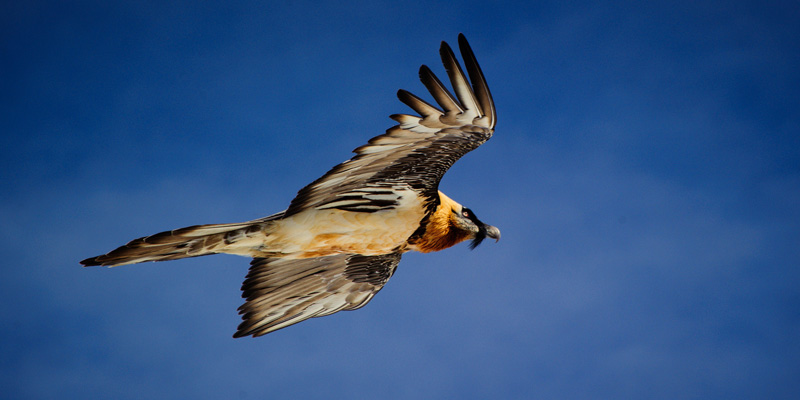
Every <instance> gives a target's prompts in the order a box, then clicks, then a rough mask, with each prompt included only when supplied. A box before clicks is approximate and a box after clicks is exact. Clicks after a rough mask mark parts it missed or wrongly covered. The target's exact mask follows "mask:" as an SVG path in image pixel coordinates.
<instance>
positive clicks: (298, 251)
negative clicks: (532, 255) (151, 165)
mask: <svg viewBox="0 0 800 400" xmlns="http://www.w3.org/2000/svg"><path fill="white" fill-rule="evenodd" d="M458 44H459V48H460V50H461V56H462V58H463V61H464V65H465V67H466V71H467V74H468V75H469V79H467V76H466V75H465V74H464V72H463V70H462V69H461V66H460V65H459V63H458V61H457V60H456V57H455V55H454V54H453V51H452V50H451V48H450V46H448V44H447V43H445V42H442V44H441V47H440V50H439V53H440V55H441V58H442V63H443V64H444V67H445V70H446V71H447V76H448V77H449V79H450V82H451V84H452V87H453V91H454V93H455V96H454V95H453V94H451V93H450V91H449V90H448V89H447V88H446V87H445V86H444V85H443V84H442V82H441V81H440V80H439V79H438V78H437V77H436V75H434V74H433V72H431V70H430V68H428V67H427V66H425V65H423V66H422V67H420V70H419V77H420V80H421V81H422V83H423V84H424V85H425V87H426V88H427V89H428V91H429V92H430V93H431V95H432V96H433V98H434V100H435V101H436V103H438V105H439V106H440V107H441V109H440V108H437V107H436V106H433V105H431V104H430V103H428V102H426V101H424V100H422V99H420V98H419V97H417V96H415V95H413V94H411V93H409V92H407V91H405V90H402V89H401V90H399V91H398V92H397V97H398V98H399V99H400V101H402V102H403V103H405V104H406V105H407V106H409V107H410V108H411V109H412V110H414V111H415V112H416V113H417V114H419V115H409V114H395V115H392V116H391V118H392V119H393V120H395V121H396V122H397V123H398V124H397V125H395V126H393V127H391V128H389V129H388V130H387V131H386V132H385V133H384V134H382V135H379V136H376V137H374V138H372V139H370V140H369V142H368V143H367V144H365V145H363V146H361V147H358V148H356V149H355V150H354V151H353V152H354V153H355V156H353V157H352V158H351V159H349V160H347V161H345V162H343V163H341V164H339V165H337V166H335V167H333V168H332V169H331V170H330V171H328V172H327V173H326V174H325V175H323V176H322V177H321V178H319V179H317V180H315V181H314V182H311V183H310V184H309V185H308V186H306V187H304V188H302V189H300V191H299V192H298V193H297V196H296V197H295V198H294V199H293V200H292V201H291V203H290V204H289V207H288V208H287V209H286V210H284V211H281V212H279V213H276V214H273V215H270V216H268V217H264V218H261V219H256V220H253V221H248V222H241V223H230V224H210V225H194V226H189V227H186V228H181V229H175V230H172V231H166V232H161V233H157V234H154V235H151V236H146V237H142V238H139V239H135V240H132V241H130V242H129V243H128V244H126V245H124V246H121V247H119V248H117V249H115V250H112V251H110V252H109V253H107V254H104V255H100V256H97V257H91V258H87V259H85V260H83V261H81V264H83V265H84V266H95V265H102V266H109V267H112V266H118V265H126V264H135V263H141V262H145V261H166V260H177V259H180V258H187V257H197V256H204V255H209V254H217V253H227V254H236V255H241V256H247V257H252V258H253V260H252V261H251V262H250V270H249V272H248V274H247V277H246V278H245V280H244V283H243V284H242V297H243V298H244V299H245V303H244V304H243V305H242V306H241V307H239V314H241V315H242V319H243V322H242V323H241V324H240V325H239V327H238V329H237V331H236V333H235V334H234V337H243V336H253V337H256V336H261V335H264V334H266V333H269V332H272V331H275V330H278V329H281V328H284V327H286V326H289V325H292V324H295V323H298V322H300V321H303V320H306V319H309V318H312V317H321V316H325V315H330V314H333V313H335V312H337V311H341V310H355V309H358V308H360V307H363V306H364V305H365V304H367V302H369V301H370V300H371V299H372V297H373V296H374V295H375V294H376V293H377V292H378V291H379V290H381V288H383V286H384V285H385V284H386V282H387V281H388V280H389V278H390V277H391V276H392V274H393V273H394V271H395V269H396V268H397V264H398V263H399V262H400V257H401V256H402V254H403V253H405V252H408V251H412V250H414V251H419V252H423V253H428V252H432V251H438V250H442V249H446V248H448V247H451V246H453V245H455V244H457V243H460V242H463V241H466V240H471V244H470V247H471V248H475V247H476V246H477V245H479V244H480V243H481V242H482V241H483V240H484V239H485V238H492V239H495V240H499V239H500V230H499V229H497V228H495V227H494V226H491V225H488V224H485V223H483V222H481V220H479V219H478V217H477V216H476V215H475V213H474V212H473V211H472V210H470V209H469V208H467V207H464V206H462V205H461V204H459V203H457V202H456V201H454V200H452V199H450V198H449V197H447V196H446V195H445V194H444V193H442V192H440V191H439V181H440V180H441V179H442V176H443V175H444V173H445V172H446V171H447V170H448V169H449V168H450V166H452V165H453V163H454V162H456V160H458V159H459V158H461V157H462V156H463V155H464V154H466V153H467V152H469V151H471V150H473V149H475V148H477V147H478V146H480V145H481V144H483V143H484V142H486V141H487V140H489V138H490V137H491V136H492V133H493V131H494V126H495V122H496V114H495V107H494V102H493V101H492V95H491V93H490V92H489V87H488V86H487V84H486V80H485V79H484V76H483V72H482V71H481V68H480V66H478V62H477V60H476V59H475V55H474V54H473V52H472V49H471V48H470V46H469V44H468V43H467V40H466V38H465V37H464V35H463V34H460V35H459V36H458ZM470 82H471V84H470Z"/></svg>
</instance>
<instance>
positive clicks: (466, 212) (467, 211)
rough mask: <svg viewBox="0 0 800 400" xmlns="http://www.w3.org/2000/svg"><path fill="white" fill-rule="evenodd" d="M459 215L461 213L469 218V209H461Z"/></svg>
mask: <svg viewBox="0 0 800 400" xmlns="http://www.w3.org/2000/svg"><path fill="white" fill-rule="evenodd" d="M461 215H463V216H465V217H467V218H469V210H464V211H462V212H461Z"/></svg>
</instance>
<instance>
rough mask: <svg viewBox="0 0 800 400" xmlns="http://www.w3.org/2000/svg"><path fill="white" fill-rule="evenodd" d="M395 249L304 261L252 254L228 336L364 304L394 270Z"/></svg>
mask: <svg viewBox="0 0 800 400" xmlns="http://www.w3.org/2000/svg"><path fill="white" fill-rule="evenodd" d="M399 262H400V253H393V254H385V255H380V256H363V255H356V254H339V255H335V256H328V257H318V258H306V259H299V260H297V259H295V260H292V259H283V258H255V259H253V261H252V262H251V263H250V265H251V266H250V272H249V273H248V274H247V278H246V279H245V281H244V284H242V297H244V298H245V299H247V300H246V302H245V303H244V304H243V305H242V306H241V307H239V313H240V314H242V319H243V320H244V321H243V322H242V323H241V324H240V325H239V329H238V330H237V332H236V334H234V335H233V336H234V337H242V336H249V335H252V336H261V335H264V334H266V333H269V332H272V331H275V330H278V329H281V328H284V327H286V326H289V325H292V324H296V323H298V322H300V321H303V320H306V319H309V318H313V317H322V316H325V315H330V314H333V313H335V312H337V311H341V310H355V309H357V308H360V307H362V306H364V305H365V304H367V302H369V301H370V300H371V299H372V297H373V296H374V295H375V293H378V291H379V290H381V288H382V287H383V285H384V284H386V282H387V281H388V280H389V278H390V277H391V276H392V274H393V273H394V270H395V268H397V263H399Z"/></svg>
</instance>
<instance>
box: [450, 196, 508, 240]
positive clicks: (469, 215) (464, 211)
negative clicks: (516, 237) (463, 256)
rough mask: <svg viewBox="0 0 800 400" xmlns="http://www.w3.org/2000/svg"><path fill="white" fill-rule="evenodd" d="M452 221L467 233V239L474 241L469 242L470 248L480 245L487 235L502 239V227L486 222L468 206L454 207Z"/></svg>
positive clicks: (454, 225) (455, 226) (457, 227)
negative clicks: (498, 227)
mask: <svg viewBox="0 0 800 400" xmlns="http://www.w3.org/2000/svg"><path fill="white" fill-rule="evenodd" d="M450 223H451V224H452V225H453V227H454V228H456V229H458V230H460V231H463V232H466V233H467V235H468V236H467V239H471V240H472V243H470V244H469V248H470V249H474V248H476V247H478V245H479V244H481V242H483V239H486V238H487V237H489V238H492V239H494V240H495V241H498V240H500V229H497V228H496V227H494V226H491V225H488V224H484V223H483V222H481V220H479V219H478V217H477V216H475V213H474V212H472V210H470V209H469V208H467V207H463V206H462V207H453V210H452V215H451V216H450Z"/></svg>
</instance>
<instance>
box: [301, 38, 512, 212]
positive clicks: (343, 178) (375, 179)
mask: <svg viewBox="0 0 800 400" xmlns="http://www.w3.org/2000/svg"><path fill="white" fill-rule="evenodd" d="M459 47H460V49H461V54H462V57H463V58H464V64H465V66H466V69H467V73H468V74H469V78H470V80H471V81H472V85H471V86H470V83H469V81H468V80H467V77H466V76H465V75H464V72H463V71H462V70H461V67H460V65H459V64H458V61H457V60H456V58H455V55H454V54H453V51H452V50H451V49H450V46H448V45H447V43H444V42H442V46H441V48H440V54H441V57H442V63H443V64H444V66H445V69H446V70H447V74H448V77H449V78H450V82H451V83H452V85H453V89H454V92H455V96H453V94H451V93H450V92H449V91H448V90H447V88H446V87H445V86H444V85H443V84H442V82H441V81H439V79H438V78H436V75H434V74H433V72H431V70H430V69H429V68H428V67H426V66H424V65H423V66H422V67H421V68H420V80H421V81H422V83H423V84H424V85H425V87H426V88H427V89H428V91H429V92H430V93H431V95H432V96H433V98H434V99H435V100H436V102H437V103H438V104H439V105H440V106H441V107H442V109H443V111H442V110H439V109H438V108H436V107H434V106H432V105H431V104H429V103H427V102H425V101H424V100H422V99H420V98H419V97H417V96H414V95H413V94H411V93H409V92H407V91H405V90H400V91H398V93H397V96H398V98H399V99H400V101H402V102H403V103H405V104H406V105H408V106H409V107H411V108H412V109H413V110H414V111H416V112H418V113H419V114H420V115H419V116H414V115H407V114H396V115H392V116H391V118H392V119H394V120H395V121H397V122H398V123H399V124H398V125H396V126H394V127H392V128H390V129H388V130H387V131H386V133H384V134H383V135H380V136H376V137H374V138H372V139H371V140H370V141H369V143H368V144H366V145H364V146H361V147H359V148H357V149H355V150H354V152H355V153H356V155H355V156H354V157H353V158H351V159H350V160H348V161H345V162H343V163H341V164H339V165H337V166H336V167H334V168H333V169H331V170H330V171H328V173H326V174H325V175H323V176H322V177H321V178H319V179H317V180H316V181H314V182H312V183H311V184H309V185H308V186H306V187H304V188H303V189H301V190H300V191H299V192H298V194H297V196H296V197H295V198H294V200H292V202H291V204H290V205H289V208H288V209H287V210H286V216H290V215H293V214H296V213H298V212H300V211H302V210H305V209H308V208H341V209H348V207H349V211H375V210H379V209H385V208H390V207H391V206H392V205H393V204H396V201H393V200H392V199H388V198H386V197H385V196H381V197H376V196H372V197H370V196H366V195H364V194H363V190H362V189H363V188H368V189H369V190H386V191H391V190H392V188H393V187H397V186H405V187H411V188H413V189H415V190H417V191H418V192H419V193H421V194H422V195H423V196H426V197H427V198H428V199H429V201H430V202H431V203H434V202H435V201H437V199H438V196H437V191H438V186H439V181H440V180H441V179H442V176H443V175H444V173H445V172H446V171H447V169H448V168H450V166H451V165H453V163H454V162H456V160H458V159H459V158H461V156H463V155H464V154H466V153H467V152H469V151H471V150H473V149H475V148H477V147H478V146H480V145H481V144H483V143H484V142H486V141H487V140H489V138H490V137H491V136H492V132H493V130H494V126H495V121H496V117H495V111H494V103H493V102H492V96H491V93H490V92H489V89H488V86H487V85H486V80H485V79H484V77H483V73H482V72H481V69H480V67H479V66H478V62H477V61H476V59H475V56H474V54H473V53H472V50H471V49H470V47H469V44H468V43H467V41H466V39H465V38H464V36H463V35H459ZM373 199H380V200H381V202H382V203H381V204H375V201H374V200H373ZM431 205H432V204H429V206H431ZM433 206H435V205H433Z"/></svg>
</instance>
